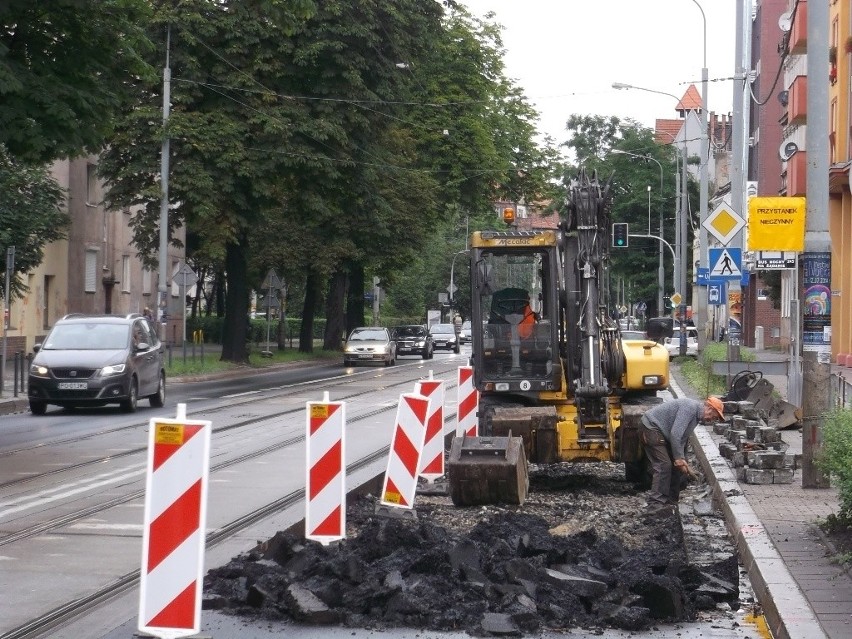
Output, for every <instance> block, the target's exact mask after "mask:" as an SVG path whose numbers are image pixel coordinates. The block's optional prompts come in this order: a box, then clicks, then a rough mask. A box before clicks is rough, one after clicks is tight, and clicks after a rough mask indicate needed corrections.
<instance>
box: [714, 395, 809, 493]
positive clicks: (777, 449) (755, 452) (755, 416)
mask: <svg viewBox="0 0 852 639" xmlns="http://www.w3.org/2000/svg"><path fill="white" fill-rule="evenodd" d="M725 414H726V415H728V418H727V419H726V420H724V421H719V422H716V423H714V424H713V432H714V433H715V434H716V435H723V436H725V437H726V438H727V439H728V441H726V442H722V443H720V444H719V454H720V455H721V456H722V457H724V458H725V459H727V460H728V463H729V464H730V465H731V466H732V467H733V468H734V471H735V473H736V476H737V481H742V482H745V483H746V484H792V483H793V476H794V474H795V471H796V468H799V467H800V466H801V455H788V454H787V444H785V443H784V441H783V440H782V439H781V433H780V432H779V431H778V430H777V429H776V428H774V427H772V426H769V425H768V424H767V421H766V418H765V417H766V416H765V413H764V412H763V411H761V410H759V409H758V407H757V406H756V405H755V404H754V403H753V402H750V401H737V402H730V401H726V402H725Z"/></svg>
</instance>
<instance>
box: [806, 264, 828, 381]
mask: <svg viewBox="0 0 852 639" xmlns="http://www.w3.org/2000/svg"><path fill="white" fill-rule="evenodd" d="M802 268H803V271H804V275H803V282H804V287H805V295H804V314H803V315H804V316H803V318H802V348H803V349H804V350H805V351H816V353H817V361H818V362H820V363H822V364H825V363H828V362H830V361H831V253H828V252H813V253H805V254H804V256H803V258H802Z"/></svg>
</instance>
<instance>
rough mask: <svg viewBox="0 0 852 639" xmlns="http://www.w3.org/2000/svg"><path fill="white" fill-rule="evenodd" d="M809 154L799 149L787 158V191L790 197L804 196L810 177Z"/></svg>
mask: <svg viewBox="0 0 852 639" xmlns="http://www.w3.org/2000/svg"><path fill="white" fill-rule="evenodd" d="M807 159H808V154H807V153H805V151H801V150H800V151H797V152H796V153H794V154H793V157H791V158H790V159H789V160H787V193H786V195H787V196H789V197H804V195H805V189H806V187H807V178H808V163H807Z"/></svg>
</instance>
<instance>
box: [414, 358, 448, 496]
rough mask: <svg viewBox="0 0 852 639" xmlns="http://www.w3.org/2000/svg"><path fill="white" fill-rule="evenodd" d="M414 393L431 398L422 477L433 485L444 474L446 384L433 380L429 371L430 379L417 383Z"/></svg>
mask: <svg viewBox="0 0 852 639" xmlns="http://www.w3.org/2000/svg"><path fill="white" fill-rule="evenodd" d="M414 392H415V393H417V394H419V395H423V396H424V397H428V398H429V415H428V418H427V421H426V439H425V440H424V442H423V453H422V454H421V455H420V476H421V477H422V478H423V479H425V480H426V481H428V482H429V483H430V484H431V483H433V482H434V481H435V480H436V479H438V477H441V476H443V474H444V382H443V381H441V380H437V379H432V371H429V379H428V380H423V381H420V382H417V384H415V387H414Z"/></svg>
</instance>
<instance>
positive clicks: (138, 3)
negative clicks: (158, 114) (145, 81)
mask: <svg viewBox="0 0 852 639" xmlns="http://www.w3.org/2000/svg"><path fill="white" fill-rule="evenodd" d="M149 13H150V3H149V2H147V1H146V0H98V2H93V1H91V0H51V2H32V0H6V1H5V2H3V3H0V27H2V28H0V144H3V145H5V146H6V149H7V151H8V153H9V154H10V155H11V157H13V158H15V159H16V161H17V162H34V163H45V162H50V161H52V160H55V159H57V158H61V157H74V156H77V155H79V154H80V153H82V152H83V151H89V152H93V153H94V152H97V151H98V150H100V148H101V147H102V146H103V143H104V139H105V138H106V137H107V136H108V134H109V132H110V129H111V126H112V124H113V121H114V115H116V114H117V113H118V111H119V110H120V109H121V108H122V106H123V105H124V104H126V102H127V101H128V100H129V99H130V88H131V81H132V79H133V78H136V77H148V78H150V77H152V75H153V74H152V68H151V67H150V66H149V65H148V64H146V62H145V59H144V55H145V54H146V53H148V52H149V51H150V47H151V44H150V41H149V40H148V38H147V35H146V33H145V26H146V25H147V23H148V16H149Z"/></svg>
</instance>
